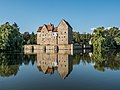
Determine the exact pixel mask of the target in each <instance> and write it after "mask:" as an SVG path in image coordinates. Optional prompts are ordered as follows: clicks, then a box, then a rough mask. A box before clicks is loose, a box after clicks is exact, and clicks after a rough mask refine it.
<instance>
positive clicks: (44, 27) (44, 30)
mask: <svg viewBox="0 0 120 90" xmlns="http://www.w3.org/2000/svg"><path fill="white" fill-rule="evenodd" d="M41 32H42V33H44V32H48V30H47V28H46V25H43V27H42V29H41Z"/></svg>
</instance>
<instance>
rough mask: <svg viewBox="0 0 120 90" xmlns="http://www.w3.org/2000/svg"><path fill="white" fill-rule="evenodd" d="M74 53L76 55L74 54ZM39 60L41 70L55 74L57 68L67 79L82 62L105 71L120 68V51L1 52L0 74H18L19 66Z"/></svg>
mask: <svg viewBox="0 0 120 90" xmlns="http://www.w3.org/2000/svg"><path fill="white" fill-rule="evenodd" d="M73 54H74V55H73ZM35 62H37V67H38V69H39V71H41V72H43V73H44V74H54V72H55V70H56V71H57V72H58V74H59V75H60V77H61V78H62V79H65V78H66V77H67V76H68V75H69V74H70V72H71V71H72V70H73V65H79V64H80V63H82V64H84V65H86V64H91V65H92V66H93V67H94V68H95V69H96V70H98V71H102V72H105V71H106V69H110V70H120V51H117V50H112V51H102V52H99V51H94V52H93V53H91V51H89V50H86V52H83V51H82V50H78V51H77V50H76V51H74V52H71V51H69V50H59V52H55V51H51V50H47V51H46V52H44V51H40V50H36V51H34V52H31V50H27V51H25V52H24V54H23V53H2V52H1V53H0V76H1V77H10V76H15V75H17V73H18V71H20V70H19V67H20V66H22V65H23V64H24V65H29V64H30V63H31V64H32V65H34V64H35Z"/></svg>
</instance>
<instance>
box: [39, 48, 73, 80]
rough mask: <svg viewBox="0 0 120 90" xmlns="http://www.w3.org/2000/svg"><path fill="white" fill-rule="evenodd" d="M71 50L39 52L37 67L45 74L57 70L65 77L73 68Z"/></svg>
mask: <svg viewBox="0 0 120 90" xmlns="http://www.w3.org/2000/svg"><path fill="white" fill-rule="evenodd" d="M70 54H71V53H70V51H67V50H66V51H64V50H62V51H59V52H58V53H51V51H50V50H49V51H47V53H37V67H38V68H39V70H40V71H42V72H43V73H45V74H53V73H54V71H55V70H58V73H59V75H60V77H61V78H62V79H65V78H66V77H67V76H68V75H69V73H70V72H71V71H72V69H73V62H72V56H71V55H70Z"/></svg>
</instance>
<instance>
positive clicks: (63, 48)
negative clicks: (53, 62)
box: [58, 44, 73, 50]
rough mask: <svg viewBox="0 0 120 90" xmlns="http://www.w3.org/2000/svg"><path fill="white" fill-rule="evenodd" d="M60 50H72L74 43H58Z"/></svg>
mask: <svg viewBox="0 0 120 90" xmlns="http://www.w3.org/2000/svg"><path fill="white" fill-rule="evenodd" d="M58 49H59V50H71V49H73V44H61V45H58Z"/></svg>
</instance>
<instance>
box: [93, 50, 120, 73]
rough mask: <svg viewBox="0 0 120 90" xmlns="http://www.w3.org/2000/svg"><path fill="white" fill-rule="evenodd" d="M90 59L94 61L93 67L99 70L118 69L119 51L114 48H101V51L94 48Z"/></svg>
mask: <svg viewBox="0 0 120 90" xmlns="http://www.w3.org/2000/svg"><path fill="white" fill-rule="evenodd" d="M91 60H92V62H93V63H94V68H95V69H97V70H99V71H105V70H106V69H111V70H119V69H120V53H119V52H118V51H116V50H108V51H105V50H102V51H101V52H99V51H95V50H94V52H93V54H92V55H91Z"/></svg>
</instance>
